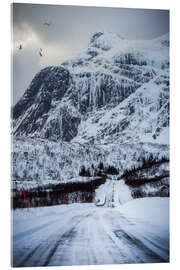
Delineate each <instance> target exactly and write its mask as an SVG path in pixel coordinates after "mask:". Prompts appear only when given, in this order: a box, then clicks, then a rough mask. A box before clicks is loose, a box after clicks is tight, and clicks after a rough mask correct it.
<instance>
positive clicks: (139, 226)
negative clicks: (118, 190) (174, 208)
mask: <svg viewBox="0 0 180 270" xmlns="http://www.w3.org/2000/svg"><path fill="white" fill-rule="evenodd" d="M168 207H169V199H168V198H144V199H136V200H132V201H130V202H127V203H125V204H124V205H122V206H119V207H116V208H108V207H100V206H99V207H97V206H95V205H94V204H92V203H91V204H90V203H89V204H86V203H84V204H71V205H61V206H51V207H42V208H33V209H32V208H31V209H30V211H29V212H28V211H27V209H19V210H15V211H13V215H12V219H13V226H12V229H13V242H12V248H13V258H12V259H13V266H46V265H49V266H50V265H54V266H58V265H88V264H91V265H92V264H94V265H96V264H122V263H155V262H168V261H169V226H168V224H169V222H168V211H169V209H168Z"/></svg>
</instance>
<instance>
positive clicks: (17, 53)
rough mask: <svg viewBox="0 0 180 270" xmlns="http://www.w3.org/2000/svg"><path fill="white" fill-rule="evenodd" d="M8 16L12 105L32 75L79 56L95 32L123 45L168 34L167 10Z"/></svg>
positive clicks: (25, 8) (33, 8)
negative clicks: (106, 33) (105, 33)
mask: <svg viewBox="0 0 180 270" xmlns="http://www.w3.org/2000/svg"><path fill="white" fill-rule="evenodd" d="M12 15H13V17H12V23H13V31H12V33H13V103H14V104H15V103H16V102H17V101H18V100H19V98H20V97H21V96H22V94H23V93H24V91H25V90H26V89H27V87H28V86H29V84H30V82H31V80H32V79H33V77H34V75H35V74H36V73H37V72H38V71H40V70H41V69H42V68H43V67H46V66H49V65H58V64H60V63H62V62H63V61H64V60H67V59H70V58H71V57H73V56H75V55H76V54H78V53H79V52H81V51H82V50H83V49H85V48H86V47H87V45H88V43H89V40H90V38H91V36H92V34H93V33H95V32H99V31H110V32H115V33H118V34H120V35H121V36H123V37H124V38H127V39H152V38H156V37H158V36H160V35H163V34H165V33H167V32H169V12H168V11H167V10H145V9H125V8H102V7H80V6H62V5H38V4H13V5H12ZM44 22H48V23H49V22H50V23H51V25H50V26H49V27H48V26H45V25H43V23H44ZM19 44H22V47H23V49H22V50H18V48H17V47H18V46H19ZM39 48H42V50H43V57H40V56H39V53H38V52H39Z"/></svg>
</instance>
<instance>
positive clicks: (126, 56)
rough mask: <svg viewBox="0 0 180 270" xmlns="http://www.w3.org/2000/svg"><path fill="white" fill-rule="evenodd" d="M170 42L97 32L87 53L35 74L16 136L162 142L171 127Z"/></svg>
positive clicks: (16, 114)
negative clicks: (163, 135)
mask: <svg viewBox="0 0 180 270" xmlns="http://www.w3.org/2000/svg"><path fill="white" fill-rule="evenodd" d="M168 46H169V39H168V34H166V35H163V36H162V37H159V38H156V39H153V40H148V41H147V40H146V41H130V40H126V39H124V38H122V37H120V36H119V35H116V34H114V33H102V32H97V33H95V34H94V35H93V36H92V38H91V40H90V43H89V45H88V48H87V50H86V51H85V52H82V54H80V55H79V56H77V57H76V58H74V59H72V60H69V61H66V62H64V63H62V64H61V65H59V66H56V67H54V66H51V67H47V68H45V69H43V70H41V71H40V72H39V73H38V74H36V76H35V77H34V79H33V80H32V82H31V84H30V86H29V87H28V89H27V90H26V92H25V94H24V95H23V97H22V98H21V99H20V100H19V101H18V102H17V104H16V105H15V106H14V107H13V134H14V136H27V137H32V138H42V139H49V140H55V141H60V140H63V141H67V142H81V143H90V144H93V143H113V142H115V141H116V142H119V143H123V142H125V143H128V142H136V141H137V142H141V141H144V140H145V141H147V140H149V142H155V143H156V141H157V142H158V143H161V142H162V140H161V139H160V138H161V137H162V136H161V134H166V135H167V134H168V127H169V121H168V119H169V49H168ZM166 137H167V136H166ZM164 141H166V143H168V139H167V138H166V139H165V140H163V143H164Z"/></svg>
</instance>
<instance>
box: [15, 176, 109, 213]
mask: <svg viewBox="0 0 180 270" xmlns="http://www.w3.org/2000/svg"><path fill="white" fill-rule="evenodd" d="M104 183H105V178H99V179H95V180H92V181H90V182H86V183H82V182H79V183H67V184H64V183H63V184H58V185H48V186H46V187H38V188H33V189H30V190H25V194H26V197H27V201H28V204H29V207H40V206H50V205H58V204H69V203H76V202H81V203H84V202H92V201H93V199H94V193H95V189H96V188H97V187H98V186H99V185H101V184H104ZM25 207H26V203H25V200H24V195H23V192H22V191H21V190H13V198H12V208H13V209H16V208H25Z"/></svg>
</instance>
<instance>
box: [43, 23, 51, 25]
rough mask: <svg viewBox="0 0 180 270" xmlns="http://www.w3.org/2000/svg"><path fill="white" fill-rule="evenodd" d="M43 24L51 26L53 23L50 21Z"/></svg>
mask: <svg viewBox="0 0 180 270" xmlns="http://www.w3.org/2000/svg"><path fill="white" fill-rule="evenodd" d="M43 25H45V26H50V25H51V23H50V22H44V23H43Z"/></svg>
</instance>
